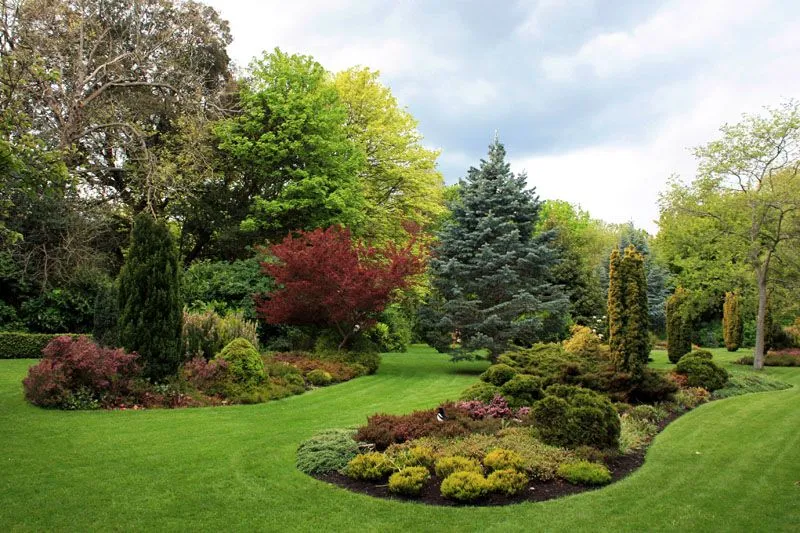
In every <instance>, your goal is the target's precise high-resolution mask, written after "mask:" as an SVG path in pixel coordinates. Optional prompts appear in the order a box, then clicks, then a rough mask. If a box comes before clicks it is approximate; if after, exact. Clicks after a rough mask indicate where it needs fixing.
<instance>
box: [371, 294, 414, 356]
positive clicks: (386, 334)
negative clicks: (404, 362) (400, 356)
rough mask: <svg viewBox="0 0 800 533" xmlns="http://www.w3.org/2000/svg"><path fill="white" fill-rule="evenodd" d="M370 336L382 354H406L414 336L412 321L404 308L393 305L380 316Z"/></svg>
mask: <svg viewBox="0 0 800 533" xmlns="http://www.w3.org/2000/svg"><path fill="white" fill-rule="evenodd" d="M368 335H369V337H370V340H372V342H373V343H375V345H376V347H377V350H378V351H379V352H381V353H397V352H405V351H406V350H407V349H408V346H409V344H411V337H412V335H413V332H412V323H411V319H410V318H409V317H408V316H407V313H406V311H405V310H404V309H403V308H402V307H400V306H399V305H397V304H391V305H389V306H388V307H387V308H386V309H385V310H384V311H383V312H382V313H381V314H380V316H379V317H378V323H377V324H375V327H373V328H372V329H370V330H369V331H368Z"/></svg>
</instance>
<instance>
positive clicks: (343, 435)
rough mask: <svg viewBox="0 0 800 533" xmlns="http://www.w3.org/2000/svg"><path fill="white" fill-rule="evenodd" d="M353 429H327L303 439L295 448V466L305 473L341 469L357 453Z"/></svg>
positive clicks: (319, 472)
mask: <svg viewBox="0 0 800 533" xmlns="http://www.w3.org/2000/svg"><path fill="white" fill-rule="evenodd" d="M354 435H355V430H354V429H328V430H325V431H322V432H320V433H317V434H316V435H314V436H312V437H311V438H310V439H308V440H304V441H303V442H301V443H300V446H298V448H297V468H298V469H299V470H300V471H301V472H305V473H306V474H325V473H328V472H335V471H339V470H343V469H344V468H345V467H346V466H347V464H348V463H349V462H350V461H351V460H352V459H353V458H355V456H356V455H358V443H357V442H356V441H355V440H354V439H353V436H354Z"/></svg>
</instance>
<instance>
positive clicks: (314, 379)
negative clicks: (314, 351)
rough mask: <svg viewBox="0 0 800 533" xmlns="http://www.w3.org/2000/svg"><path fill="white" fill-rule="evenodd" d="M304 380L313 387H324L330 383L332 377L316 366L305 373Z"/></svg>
mask: <svg viewBox="0 0 800 533" xmlns="http://www.w3.org/2000/svg"><path fill="white" fill-rule="evenodd" d="M306 380H308V382H309V383H310V384H312V385H314V386H315V387H324V386H325V385H330V384H331V382H332V381H333V377H332V376H331V375H330V374H329V373H328V372H325V371H324V370H322V369H321V368H317V369H316V370H312V371H311V372H309V373H308V374H306Z"/></svg>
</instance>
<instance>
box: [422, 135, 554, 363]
mask: <svg viewBox="0 0 800 533" xmlns="http://www.w3.org/2000/svg"><path fill="white" fill-rule="evenodd" d="M505 156H506V151H505V148H504V147H503V145H502V144H501V143H500V142H499V141H498V140H497V139H495V141H494V142H493V143H492V144H491V146H490V147H489V155H488V158H487V159H486V160H481V164H480V167H479V168H474V167H473V168H470V169H469V171H468V173H467V177H466V180H462V181H461V183H460V191H461V194H460V198H459V199H458V200H457V201H456V202H454V203H453V205H451V209H452V218H451V219H450V220H449V221H448V222H447V223H446V224H445V226H444V228H443V229H442V231H441V232H440V234H439V245H438V247H437V249H436V250H435V252H434V257H433V259H432V260H431V265H430V270H431V276H432V284H433V289H434V290H433V296H432V298H431V302H430V303H429V305H428V306H427V307H426V308H425V309H424V310H423V312H422V313H421V315H420V319H421V322H422V324H421V327H422V330H423V331H424V332H425V336H426V340H428V342H430V343H431V344H432V345H433V346H434V347H435V348H437V349H438V350H440V351H446V352H451V353H452V354H453V358H454V359H462V358H472V357H474V356H475V355H476V354H477V353H478V352H479V351H480V350H487V351H488V352H489V356H490V358H491V359H492V360H494V359H495V358H496V357H497V356H498V355H499V354H500V353H502V352H503V351H504V350H506V349H507V348H508V346H509V345H510V344H512V343H513V344H518V345H529V344H531V343H534V342H537V341H540V340H549V339H552V338H555V337H557V336H558V335H559V334H560V333H561V332H563V330H564V329H565V322H566V318H567V309H568V305H569V300H568V298H567V297H566V296H565V295H564V294H563V292H562V291H561V289H560V288H559V287H558V286H556V285H553V284H552V283H551V277H550V269H551V267H552V266H554V264H555V263H556V255H555V253H554V250H553V249H552V248H551V246H550V245H549V241H550V239H551V234H549V233H548V234H542V235H540V236H535V235H534V226H535V224H536V221H537V219H538V216H539V210H540V207H541V203H540V201H539V198H538V196H537V195H536V194H535V191H534V190H533V189H528V190H526V181H527V176H526V175H525V174H519V175H514V174H513V173H512V172H511V168H510V166H509V164H508V163H507V162H506V160H505Z"/></svg>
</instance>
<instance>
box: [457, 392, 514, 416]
mask: <svg viewBox="0 0 800 533" xmlns="http://www.w3.org/2000/svg"><path fill="white" fill-rule="evenodd" d="M455 405H456V407H457V408H458V409H462V410H464V411H465V412H466V413H467V414H468V415H469V416H470V417H471V418H474V419H476V420H481V419H483V418H487V417H489V418H508V417H510V416H511V414H512V413H511V409H510V408H509V407H508V402H506V400H505V398H503V397H502V396H500V395H497V396H495V397H494V398H492V401H491V402H489V403H484V402H480V401H478V400H472V401H469V402H458V403H456V404H455Z"/></svg>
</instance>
